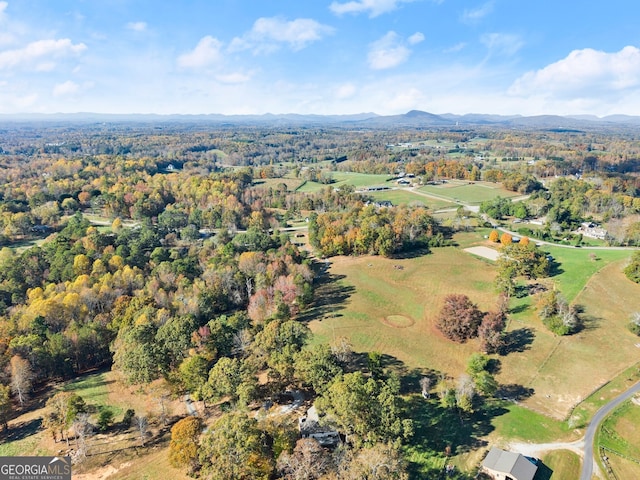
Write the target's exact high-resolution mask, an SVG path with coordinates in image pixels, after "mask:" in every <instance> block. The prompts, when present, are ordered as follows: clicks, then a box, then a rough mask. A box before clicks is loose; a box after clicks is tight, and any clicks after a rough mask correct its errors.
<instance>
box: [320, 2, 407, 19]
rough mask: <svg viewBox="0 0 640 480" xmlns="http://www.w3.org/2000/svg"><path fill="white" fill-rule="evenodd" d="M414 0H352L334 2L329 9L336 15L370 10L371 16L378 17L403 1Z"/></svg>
mask: <svg viewBox="0 0 640 480" xmlns="http://www.w3.org/2000/svg"><path fill="white" fill-rule="evenodd" d="M412 1H414V0H354V1H350V2H344V3H340V2H333V3H331V5H329V9H330V10H331V11H332V12H333V13H335V14H336V15H343V14H345V13H355V14H357V13H362V12H367V11H368V12H369V17H371V18H373V17H377V16H378V15H382V14H383V13H387V12H391V11H392V10H395V9H396V8H398V5H399V4H401V3H409V2H412Z"/></svg>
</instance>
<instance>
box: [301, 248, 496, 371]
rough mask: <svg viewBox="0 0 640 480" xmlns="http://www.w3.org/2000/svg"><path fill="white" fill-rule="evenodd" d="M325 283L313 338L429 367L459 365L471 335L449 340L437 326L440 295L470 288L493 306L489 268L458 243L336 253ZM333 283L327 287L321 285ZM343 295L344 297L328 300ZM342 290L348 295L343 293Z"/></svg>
mask: <svg viewBox="0 0 640 480" xmlns="http://www.w3.org/2000/svg"><path fill="white" fill-rule="evenodd" d="M329 274H330V275H331V277H332V278H333V279H334V282H335V283H334V282H332V284H331V285H323V286H321V287H320V288H319V292H318V293H319V295H321V296H322V295H324V294H327V295H328V297H327V298H326V301H327V302H328V303H331V304H332V305H333V306H332V307H331V308H325V309H324V310H323V316H322V317H320V318H316V319H315V320H313V321H312V322H311V324H310V327H311V329H312V330H313V331H314V333H315V334H316V338H317V339H318V341H328V342H331V341H332V339H333V338H334V337H335V338H337V337H341V336H344V337H347V338H349V340H350V341H351V342H352V344H353V346H354V349H355V350H356V351H373V350H375V351H379V352H381V353H383V354H387V355H391V356H393V357H396V358H397V359H399V360H401V361H402V362H404V363H405V364H406V365H407V366H409V367H418V368H426V369H428V368H432V369H435V370H438V371H441V372H446V373H448V374H451V375H457V374H459V373H461V372H462V371H463V370H464V368H465V364H466V361H467V358H468V357H469V355H471V354H472V353H473V352H476V351H478V345H477V343H476V341H471V342H468V343H466V344H464V345H459V344H456V343H453V342H451V341H449V340H447V339H446V338H444V337H443V336H442V334H441V333H440V332H439V331H438V330H437V329H436V328H435V320H436V317H437V315H438V312H439V310H440V308H441V307H442V303H443V301H444V297H445V296H446V295H447V294H449V293H453V292H455V293H463V294H466V295H468V296H469V297H470V298H471V299H472V300H473V301H474V302H476V303H477V304H478V305H479V307H480V308H481V309H483V310H489V309H491V308H493V307H494V305H495V301H496V298H497V295H496V294H495V292H494V290H493V285H492V282H493V278H494V276H495V271H494V268H493V267H491V266H490V265H488V264H487V263H485V262H483V261H481V260H479V259H476V258H474V257H472V256H471V255H468V254H466V253H464V252H462V251H460V250H458V249H457V248H453V247H447V248H440V249H436V250H435V251H434V253H431V254H428V255H423V256H418V257H415V258H406V259H390V258H382V257H370V256H364V257H336V258H333V259H331V267H330V269H329ZM324 288H331V289H333V290H334V291H332V292H323V289H324ZM334 297H335V298H336V299H343V298H344V301H337V302H335V301H334ZM345 297H346V298H345ZM395 315H398V316H400V315H401V316H403V317H406V318H410V319H412V320H413V321H414V323H413V324H410V323H411V322H408V321H407V322H406V324H407V325H406V326H405V327H404V328H397V327H395V326H391V325H390V324H389V322H387V321H385V319H387V318H388V317H390V316H391V318H395V317H393V316H395Z"/></svg>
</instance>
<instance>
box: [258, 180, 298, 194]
mask: <svg viewBox="0 0 640 480" xmlns="http://www.w3.org/2000/svg"><path fill="white" fill-rule="evenodd" d="M302 182H303V180H301V179H299V178H261V179H257V180H254V181H253V184H252V186H253V187H254V188H276V187H277V186H278V185H280V184H282V183H284V184H285V185H286V186H287V190H288V191H290V192H293V191H294V190H296V189H297V188H298V187H300V185H302Z"/></svg>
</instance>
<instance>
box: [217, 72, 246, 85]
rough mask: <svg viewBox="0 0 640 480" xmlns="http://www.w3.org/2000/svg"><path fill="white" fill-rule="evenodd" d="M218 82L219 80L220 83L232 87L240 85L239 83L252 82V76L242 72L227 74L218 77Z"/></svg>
mask: <svg viewBox="0 0 640 480" xmlns="http://www.w3.org/2000/svg"><path fill="white" fill-rule="evenodd" d="M216 80H218V81H219V82H220V83H226V84H230V85H233V84H238V83H246V82H248V81H249V80H251V74H250V73H241V72H234V73H226V74H221V75H216Z"/></svg>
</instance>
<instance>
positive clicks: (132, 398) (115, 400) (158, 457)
mask: <svg viewBox="0 0 640 480" xmlns="http://www.w3.org/2000/svg"><path fill="white" fill-rule="evenodd" d="M159 386H160V385H158V384H152V385H151V386H148V387H145V389H144V390H142V389H141V388H140V387H139V386H137V387H134V386H126V385H123V384H121V383H120V382H119V381H118V374H117V373H115V372H97V373H93V374H88V375H85V376H83V377H81V378H79V379H76V380H74V381H72V382H69V383H67V384H64V385H60V386H58V387H57V389H58V390H64V391H73V392H75V393H77V394H78V395H80V396H81V397H82V398H83V399H84V400H85V402H86V404H87V410H88V412H89V413H90V414H91V416H92V419H91V422H92V423H93V424H95V423H96V418H95V415H97V413H98V411H99V410H100V408H101V407H105V406H108V407H110V408H111V409H112V411H113V412H114V413H115V418H114V423H117V422H119V421H121V419H122V415H123V413H124V411H125V410H126V409H129V408H133V409H134V410H135V413H136V414H137V415H145V416H147V417H148V418H149V419H150V420H151V431H152V432H153V444H154V445H153V446H148V447H145V448H140V447H139V439H138V436H137V434H136V433H135V431H133V430H129V429H127V428H124V429H123V428H115V429H113V430H112V431H110V432H109V433H108V434H106V435H105V434H100V433H97V432H96V433H95V434H94V435H92V436H90V437H89V438H88V442H87V444H88V448H89V455H88V456H87V458H86V460H84V461H83V462H82V464H80V465H76V466H75V467H74V478H76V477H77V478H79V479H83V480H98V479H101V478H107V474H108V478H114V479H118V478H161V475H159V473H160V472H165V475H167V474H168V475H169V477H168V478H176V479H181V480H182V479H186V478H187V477H186V476H185V475H183V474H182V472H180V471H178V470H175V469H173V468H172V467H170V466H169V464H168V460H167V453H166V452H167V451H166V448H167V447H168V439H169V437H168V434H167V433H165V434H164V435H163V436H160V435H159V432H158V431H157V426H156V425H155V424H154V423H153V421H154V420H153V419H154V418H157V417H158V415H159V414H160V410H161V407H160V404H159V402H158V396H159V394H158V393H156V391H155V389H156V388H158V387H159ZM50 393H51V395H53V394H54V393H55V392H50ZM45 401H46V398H43V399H42V403H41V405H44V402H45ZM165 408H166V411H167V413H168V415H170V416H171V415H184V414H185V406H184V402H182V401H181V400H180V399H175V400H170V399H167V400H166V403H165ZM44 414H45V408H44V407H40V408H37V407H36V408H34V409H33V410H31V411H29V412H26V413H25V414H23V415H20V416H19V417H17V418H15V419H13V420H11V421H10V422H9V430H8V432H7V433H6V434H4V436H3V438H2V443H1V444H0V456H17V455H39V456H42V455H56V454H57V453H58V451H59V450H61V449H65V450H66V448H67V446H66V443H64V442H60V441H59V442H54V441H53V439H52V438H51V435H50V434H49V433H48V432H47V431H46V430H44V429H43V428H42V417H43V415H44ZM73 446H74V444H73V442H72V447H73ZM147 453H149V454H150V455H148V456H147ZM129 461H131V462H130V463H131V464H130V465H127V463H128V462H129ZM120 469H122V472H120V471H119V470H120Z"/></svg>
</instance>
